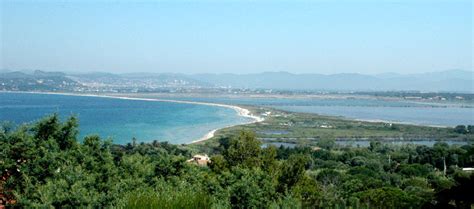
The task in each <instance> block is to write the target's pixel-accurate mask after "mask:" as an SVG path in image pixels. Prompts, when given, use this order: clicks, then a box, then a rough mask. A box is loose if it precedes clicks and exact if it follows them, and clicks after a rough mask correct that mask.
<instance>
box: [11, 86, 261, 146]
mask: <svg viewBox="0 0 474 209" xmlns="http://www.w3.org/2000/svg"><path fill="white" fill-rule="evenodd" d="M2 92H6V93H26V94H49V95H65V96H83V97H99V98H110V99H123V100H135V101H152V102H170V103H180V104H193V105H206V106H214V107H223V108H229V109H232V110H234V111H235V112H236V113H237V115H238V116H240V117H244V118H249V119H251V121H249V122H244V123H239V124H235V125H229V126H226V127H222V128H217V129H213V130H211V131H209V132H208V133H206V134H205V135H204V136H202V137H201V138H198V139H196V140H192V141H191V142H188V143H186V144H194V143H198V142H202V141H206V140H208V139H210V138H212V137H214V135H215V132H217V131H218V130H219V129H224V128H229V127H233V126H238V125H246V124H252V123H258V122H262V121H264V120H265V118H263V117H259V116H256V115H253V114H252V113H251V112H250V111H249V110H248V109H245V108H242V107H239V106H236V105H228V104H219V103H211V102H195V101H185V100H173V99H152V98H140V97H127V96H111V95H106V94H105V95H99V94H81V93H66V92H64V93H62V92H34V91H2Z"/></svg>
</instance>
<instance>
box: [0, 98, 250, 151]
mask: <svg viewBox="0 0 474 209" xmlns="http://www.w3.org/2000/svg"><path fill="white" fill-rule="evenodd" d="M53 113H59V114H60V116H61V118H63V119H64V118H66V117H68V116H70V115H75V116H77V117H78V118H79V123H80V127H79V130H80V137H81V139H82V137H84V136H86V135H90V134H99V135H100V136H101V137H104V138H105V137H110V138H112V139H113V142H114V143H117V144H126V143H128V142H131V139H132V138H133V137H136V138H137V141H139V142H149V141H153V140H158V141H169V142H171V143H174V144H181V143H189V142H191V141H193V140H196V139H199V138H201V137H202V136H204V135H205V134H206V133H207V132H209V131H211V130H213V129H216V128H223V127H226V126H229V125H236V124H239V123H242V122H247V121H249V119H247V118H244V117H240V116H238V115H237V114H236V112H235V111H234V110H232V109H229V108H224V107H215V106H207V105H194V104H182V103H171V102H156V101H138V100H123V99H113V98H99V97H85V96H66V95H50V94H27V93H0V121H5V120H7V121H11V122H14V123H17V124H22V123H28V122H31V121H35V120H38V119H39V118H41V117H44V116H47V115H50V114H53Z"/></svg>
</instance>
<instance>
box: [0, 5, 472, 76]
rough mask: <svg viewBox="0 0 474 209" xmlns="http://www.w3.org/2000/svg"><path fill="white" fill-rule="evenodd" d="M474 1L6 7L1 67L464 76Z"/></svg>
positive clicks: (469, 67)
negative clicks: (450, 73) (445, 73)
mask: <svg viewBox="0 0 474 209" xmlns="http://www.w3.org/2000/svg"><path fill="white" fill-rule="evenodd" d="M472 9H473V5H472V2H471V1H470V0H398V1H384V0H379V1H375V0H374V1H371V0H364V1H355V0H352V1H351V0H340V1H329V0H327V1H326V0H315V1H269V0H263V1H226V0H223V1H217V0H215V1H192V0H188V1H182V0H175V1H120V0H116V1H105V0H101V1H87V0H86V1H79V0H76V1H66V0H62V1H41V0H37V1H25V0H23V1H22V0H18V1H11V0H4V1H1V3H0V13H1V14H0V18H1V19H0V23H1V31H0V34H1V35H0V44H1V45H0V47H1V50H0V69H7V70H24V69H30V70H31V69H41V70H50V71H65V72H97V71H103V72H116V73H123V72H175V73H191V74H192V73H242V74H243V73H257V72H267V71H287V72H292V73H322V74H333V73H363V74H379V73H386V72H396V73H403V74H409V73H422V72H433V71H443V70H450V69H461V70H471V71H472V61H473V60H474V59H473V34H472V27H473V25H472V24H473V14H472Z"/></svg>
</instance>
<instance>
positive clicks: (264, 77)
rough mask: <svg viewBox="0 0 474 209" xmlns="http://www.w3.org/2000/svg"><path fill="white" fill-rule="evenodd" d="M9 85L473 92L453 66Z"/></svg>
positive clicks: (17, 84)
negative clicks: (434, 69) (426, 70)
mask: <svg viewBox="0 0 474 209" xmlns="http://www.w3.org/2000/svg"><path fill="white" fill-rule="evenodd" d="M0 81H1V84H2V87H3V89H6V90H32V89H38V90H47V89H48V88H50V89H55V90H73V89H74V87H78V86H85V87H89V88H92V89H97V88H108V89H109V90H110V89H125V88H127V89H134V88H138V89H142V90H154V89H160V88H212V87H226V88H250V89H258V88H264V89H284V90H339V91H412V90H413V91H428V92H464V93H472V92H474V74H473V72H470V71H462V70H449V71H441V72H432V73H422V74H409V75H402V74H397V73H384V74H378V75H363V74H357V73H343V74H332V75H323V74H292V73H288V72H264V73H255V74H228V73H227V74H193V75H185V74H178V73H128V74H113V73H102V72H97V73H86V74H65V73H62V72H44V71H35V72H33V73H29V74H28V73H23V72H5V73H0Z"/></svg>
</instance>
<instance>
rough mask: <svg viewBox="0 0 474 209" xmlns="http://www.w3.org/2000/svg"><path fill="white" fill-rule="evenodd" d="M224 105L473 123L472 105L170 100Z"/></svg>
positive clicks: (414, 121) (426, 122)
mask: <svg viewBox="0 0 474 209" xmlns="http://www.w3.org/2000/svg"><path fill="white" fill-rule="evenodd" d="M173 99H178V100H179V99H181V100H191V101H205V102H215V103H226V104H244V105H245V104H246V105H259V106H268V107H273V108H276V109H281V110H287V111H294V112H306V113H316V114H321V115H330V116H342V117H346V118H349V119H360V120H383V121H391V122H401V123H411V124H421V125H437V126H456V125H461V124H462V125H471V124H474V108H473V106H472V104H470V105H466V104H453V103H451V104H443V103H415V102H411V101H390V100H379V99H320V98H297V99H292V98H239V97H232V98H211V97H209V98H193V97H187V98H185V97H181V98H173Z"/></svg>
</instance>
